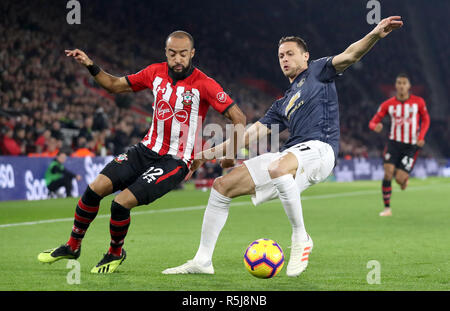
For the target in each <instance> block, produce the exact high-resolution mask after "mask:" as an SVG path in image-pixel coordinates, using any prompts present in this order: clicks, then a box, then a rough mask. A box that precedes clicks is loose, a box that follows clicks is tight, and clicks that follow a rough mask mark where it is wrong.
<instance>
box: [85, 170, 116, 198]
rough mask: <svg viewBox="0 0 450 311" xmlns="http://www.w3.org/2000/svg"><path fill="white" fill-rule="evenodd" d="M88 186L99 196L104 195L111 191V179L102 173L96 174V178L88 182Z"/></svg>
mask: <svg viewBox="0 0 450 311" xmlns="http://www.w3.org/2000/svg"><path fill="white" fill-rule="evenodd" d="M89 187H90V188H91V189H92V191H94V192H95V193H96V194H98V195H99V196H101V197H105V196H107V195H109V194H111V193H112V191H113V185H112V181H111V179H109V178H108V177H106V176H104V175H102V174H100V175H98V176H97V178H96V179H95V180H94V181H93V182H92V183H90V184H89Z"/></svg>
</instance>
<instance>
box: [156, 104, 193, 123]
mask: <svg viewBox="0 0 450 311" xmlns="http://www.w3.org/2000/svg"><path fill="white" fill-rule="evenodd" d="M172 117H175V119H176V120H177V121H178V122H180V123H185V122H186V121H187V120H188V118H189V115H188V113H187V111H186V110H178V111H177V112H175V113H174V112H173V109H172V107H171V106H170V105H169V103H168V102H166V101H165V100H160V101H159V102H158V104H157V105H156V119H158V120H159V121H166V120H168V119H170V118H172Z"/></svg>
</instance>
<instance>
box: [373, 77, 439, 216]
mask: <svg viewBox="0 0 450 311" xmlns="http://www.w3.org/2000/svg"><path fill="white" fill-rule="evenodd" d="M395 89H396V95H395V96H394V97H392V98H389V99H388V100H386V101H385V102H383V103H382V104H381V105H380V107H379V108H378V111H377V113H376V114H375V115H374V116H373V118H372V120H371V121H370V123H369V128H370V129H371V130H373V131H375V132H377V133H380V132H381V131H382V129H383V124H382V123H381V120H382V119H383V118H384V117H385V116H386V115H387V114H389V116H390V117H391V128H390V133H389V140H388V142H387V145H386V147H385V151H384V154H383V159H384V178H383V182H382V192H383V201H384V211H382V212H381V213H380V216H392V210H391V205H390V201H391V194H392V185H391V181H392V178H393V177H395V181H396V182H397V183H398V184H399V185H400V188H401V189H402V190H405V189H406V187H407V185H408V178H409V174H410V173H411V171H412V169H413V168H414V163H415V161H416V158H417V154H418V152H419V150H420V148H422V147H423V146H424V145H425V135H426V133H427V131H428V128H429V127H430V117H429V115H428V111H427V107H426V104H425V100H424V99H423V98H422V97H419V96H415V95H413V94H410V89H411V83H410V80H409V77H408V76H407V75H406V74H404V73H401V74H399V75H398V76H397V78H396V80H395Z"/></svg>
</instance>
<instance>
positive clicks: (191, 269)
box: [162, 260, 214, 274]
mask: <svg viewBox="0 0 450 311" xmlns="http://www.w3.org/2000/svg"><path fill="white" fill-rule="evenodd" d="M162 273H163V274H190V273H193V274H214V267H213V265H212V263H211V264H210V265H209V266H206V267H205V266H202V265H199V264H198V263H196V262H194V261H193V260H188V262H186V263H185V264H183V265H181V266H178V267H174V268H168V269H166V270H164V271H163V272H162Z"/></svg>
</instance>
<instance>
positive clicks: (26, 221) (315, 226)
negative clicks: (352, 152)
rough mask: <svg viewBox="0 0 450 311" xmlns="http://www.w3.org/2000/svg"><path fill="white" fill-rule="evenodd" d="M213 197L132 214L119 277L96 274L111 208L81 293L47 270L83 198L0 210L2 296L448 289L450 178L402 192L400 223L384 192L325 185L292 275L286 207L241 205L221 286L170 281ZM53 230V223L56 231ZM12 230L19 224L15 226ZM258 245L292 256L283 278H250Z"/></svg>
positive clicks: (99, 223)
mask: <svg viewBox="0 0 450 311" xmlns="http://www.w3.org/2000/svg"><path fill="white" fill-rule="evenodd" d="M208 195H209V192H201V191H199V190H194V189H193V187H192V185H187V186H186V189H185V190H182V191H173V192H171V193H169V194H168V195H166V196H165V197H163V198H161V199H159V200H158V201H157V202H154V204H152V205H151V206H145V207H138V208H136V209H134V210H133V211H132V216H131V226H130V230H129V233H128V236H127V238H126V241H125V249H126V250H127V253H128V258H127V259H126V260H125V261H124V263H123V264H122V265H121V266H120V267H119V269H118V272H117V273H115V274H111V275H94V274H91V273H89V271H90V269H91V268H92V266H94V265H95V264H96V263H97V262H98V261H99V260H100V259H101V257H102V256H103V253H105V252H106V251H107V248H108V245H109V227H108V226H109V207H110V202H111V200H112V196H110V197H108V198H106V199H104V200H103V201H102V203H101V209H100V212H99V216H98V217H97V219H95V221H94V222H93V223H92V224H91V226H90V228H89V231H88V233H87V234H86V237H85V239H84V241H83V246H82V253H81V257H80V258H79V259H78V261H79V263H80V266H81V276H80V284H73V285H70V284H68V283H67V281H66V276H67V274H68V273H69V272H70V269H68V268H66V265H67V261H65V260H61V261H58V262H56V263H54V264H52V265H45V264H41V263H39V262H38V261H37V254H38V253H39V252H40V251H43V250H46V249H49V248H52V247H56V246H59V245H60V244H62V243H64V242H66V241H67V239H68V236H69V234H70V231H71V227H72V218H73V214H74V210H75V204H76V199H53V200H46V201H33V202H27V201H16V202H3V203H0V271H1V278H0V290H38V291H41V290H44V291H47V290H69V291H84V290H93V291H96V290H102V291H105V290H124V291H127V290H154V291H158V290H168V291H172V290H181V291H185V290H187V291H197V290H226V291H229V290H231V291H232V290H243V291H259V290H264V291H272V290H291V291H292V290H293V291H310V290H312V291H317V290H319V291H320V290H356V291H359V290H364V291H366V290H369V291H371V290H425V291H427V290H449V289H450V217H449V215H450V179H445V178H429V179H426V180H418V179H411V180H410V184H409V187H408V189H407V190H406V191H401V190H400V189H399V187H398V186H397V185H394V187H393V195H392V199H391V203H392V207H393V214H394V216H393V217H387V218H385V217H379V216H378V213H379V212H380V211H381V210H382V199H381V183H380V182H378V181H361V182H352V183H333V182H326V183H322V184H319V185H316V186H313V187H311V188H310V189H308V190H306V191H305V192H304V193H303V194H302V198H303V201H302V202H303V213H304V218H305V223H306V229H307V231H308V232H309V234H310V235H311V237H312V238H313V240H314V250H313V253H312V254H311V256H310V263H309V266H308V269H307V270H306V271H305V272H304V273H303V274H301V275H300V277H298V278H289V277H287V276H286V270H285V269H286V265H287V259H288V258H289V250H290V249H289V245H290V235H291V229H290V225H289V222H288V219H287V217H286V215H285V213H284V210H283V208H282V206H281V204H280V202H279V200H274V201H271V202H267V203H265V204H263V205H260V206H258V207H253V206H252V205H251V203H250V200H249V197H242V198H237V199H235V200H233V201H232V206H231V208H230V214H229V218H228V221H227V224H226V226H225V228H224V230H223V231H222V234H221V236H220V237H219V241H218V243H217V246H216V251H215V254H214V258H213V259H214V261H213V263H214V268H215V271H216V273H215V274H214V275H163V274H161V271H162V270H164V269H165V268H168V267H172V266H175V265H180V264H182V263H184V262H185V261H186V260H188V259H191V258H192V257H193V256H194V254H195V252H196V250H197V247H198V244H199V240H200V230H201V224H202V219H203V212H204V207H205V205H206V203H207V200H208ZM47 220H48V221H47ZM11 224H12V225H11ZM258 238H270V239H274V240H276V241H277V242H278V243H279V244H280V245H281V247H282V248H283V250H284V252H285V254H286V262H285V266H284V267H283V270H282V271H281V273H280V274H279V275H277V276H276V277H275V278H273V279H268V280H262V279H257V278H254V277H253V276H251V275H250V274H249V273H248V272H247V271H246V270H245V267H244V264H243V253H244V250H245V249H246V247H247V246H248V244H249V243H250V242H252V241H253V240H255V239H258ZM370 260H377V261H378V262H379V263H380V268H381V269H380V284H368V282H367V274H368V273H369V272H370V271H371V270H372V269H371V268H368V267H367V263H368V262H369V261H370Z"/></svg>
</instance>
